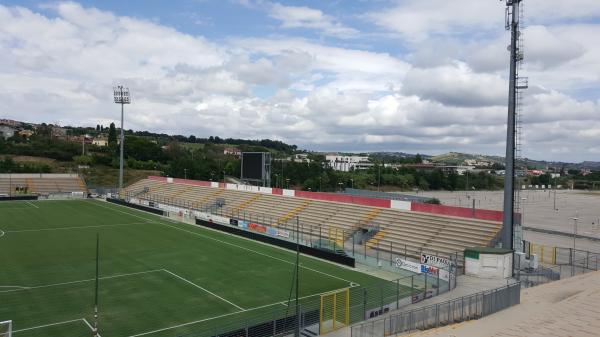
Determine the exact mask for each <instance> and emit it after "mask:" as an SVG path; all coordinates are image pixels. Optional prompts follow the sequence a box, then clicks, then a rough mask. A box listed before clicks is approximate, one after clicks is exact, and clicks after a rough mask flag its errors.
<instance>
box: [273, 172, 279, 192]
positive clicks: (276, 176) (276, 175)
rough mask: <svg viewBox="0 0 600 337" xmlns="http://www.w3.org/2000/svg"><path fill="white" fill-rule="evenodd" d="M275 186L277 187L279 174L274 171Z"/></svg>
mask: <svg viewBox="0 0 600 337" xmlns="http://www.w3.org/2000/svg"><path fill="white" fill-rule="evenodd" d="M274 176H275V188H277V187H279V174H277V173H275V174H274Z"/></svg>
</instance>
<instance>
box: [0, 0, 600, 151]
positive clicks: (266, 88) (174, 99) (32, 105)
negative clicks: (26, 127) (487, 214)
mask: <svg viewBox="0 0 600 337" xmlns="http://www.w3.org/2000/svg"><path fill="white" fill-rule="evenodd" d="M504 9H505V4H504V3H503V2H499V1H497V0H485V1H484V0H464V1H461V2H454V1H443V0H398V1H386V0H378V1H375V0H370V1H367V0H362V1H361V0H338V1H317V0H314V1H267V0H264V1H263V0H213V1H211V0H181V1H158V0H152V1H150V0H138V1H106V0H103V1H82V2H43V1H29V0H22V1H4V0H2V1H0V117H1V118H13V119H18V120H26V121H32V122H47V123H59V124H62V125H65V124H71V125H96V124H98V123H101V124H104V125H107V124H108V123H110V122H111V121H116V120H117V119H118V118H119V113H120V110H119V107H118V106H117V105H115V104H114V103H112V92H111V90H112V86H113V85H116V84H124V85H126V86H129V87H130V88H131V92H132V97H133V104H132V105H130V106H127V107H126V125H125V127H126V128H127V129H129V128H133V129H136V130H141V129H144V130H151V131H161V132H167V133H175V134H183V135H191V134H193V135H196V136H200V137H206V136H209V135H218V136H220V137H236V138H252V139H257V138H272V139H280V140H283V141H286V142H289V143H294V144H297V145H299V146H300V147H302V148H307V149H311V150H326V151H331V150H338V151H379V150H385V151H404V152H421V153H427V154H439V153H443V152H447V151H461V152H471V153H486V154H501V155H502V154H503V153H504V141H505V132H506V131H505V130H506V126H505V123H506V99H507V94H508V82H507V75H508V56H509V55H508V51H507V49H506V47H507V45H508V43H509V34H508V32H506V31H505V30H504ZM524 14H525V21H524V23H525V27H524V32H523V38H524V42H525V61H526V62H525V64H524V67H523V69H522V70H521V74H522V75H523V76H527V77H529V86H530V88H529V90H527V92H526V94H525V96H524V113H523V122H524V123H523V139H524V147H523V153H524V155H526V156H528V157H530V158H535V159H547V160H565V161H582V160H600V43H598V41H599V40H598V39H599V37H598V36H600V1H598V0H571V1H565V0H525V1H524ZM117 124H118V123H117Z"/></svg>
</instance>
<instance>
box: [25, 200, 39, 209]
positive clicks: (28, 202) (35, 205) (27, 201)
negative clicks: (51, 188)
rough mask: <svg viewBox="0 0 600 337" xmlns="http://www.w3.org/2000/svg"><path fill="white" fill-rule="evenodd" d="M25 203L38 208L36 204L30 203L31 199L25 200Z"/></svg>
mask: <svg viewBox="0 0 600 337" xmlns="http://www.w3.org/2000/svg"><path fill="white" fill-rule="evenodd" d="M27 203H28V204H29V205H31V206H33V207H35V208H40V207H39V206H37V205H36V204H34V203H32V202H31V201H29V200H28V201H27Z"/></svg>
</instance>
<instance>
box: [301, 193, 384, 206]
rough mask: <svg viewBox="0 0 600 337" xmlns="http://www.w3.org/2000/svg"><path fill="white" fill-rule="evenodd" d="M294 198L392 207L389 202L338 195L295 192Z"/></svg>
mask: <svg viewBox="0 0 600 337" xmlns="http://www.w3.org/2000/svg"><path fill="white" fill-rule="evenodd" d="M296 197H299V198H307V199H315V200H324V201H335V202H343V203H347V204H357V205H365V206H372V207H384V208H390V207H391V205H392V202H391V200H385V199H374V198H363V197H354V196H351V195H347V194H338V193H323V192H308V191H296Z"/></svg>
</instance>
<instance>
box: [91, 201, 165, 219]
mask: <svg viewBox="0 0 600 337" xmlns="http://www.w3.org/2000/svg"><path fill="white" fill-rule="evenodd" d="M91 203H93V204H94V205H96V206H98V207H102V208H106V209H109V210H111V211H115V212H119V213H123V214H127V215H131V216H133V217H136V218H138V219H142V220H146V222H154V219H152V218H150V219H149V218H145V217H143V216H140V215H137V214H133V213H129V212H125V211H123V210H120V209H116V208H113V207H106V206H105V205H102V202H101V201H91ZM111 205H116V206H121V207H125V206H122V205H117V204H111ZM126 208H127V209H129V207H126ZM140 212H141V211H140ZM157 216H158V215H157Z"/></svg>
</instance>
